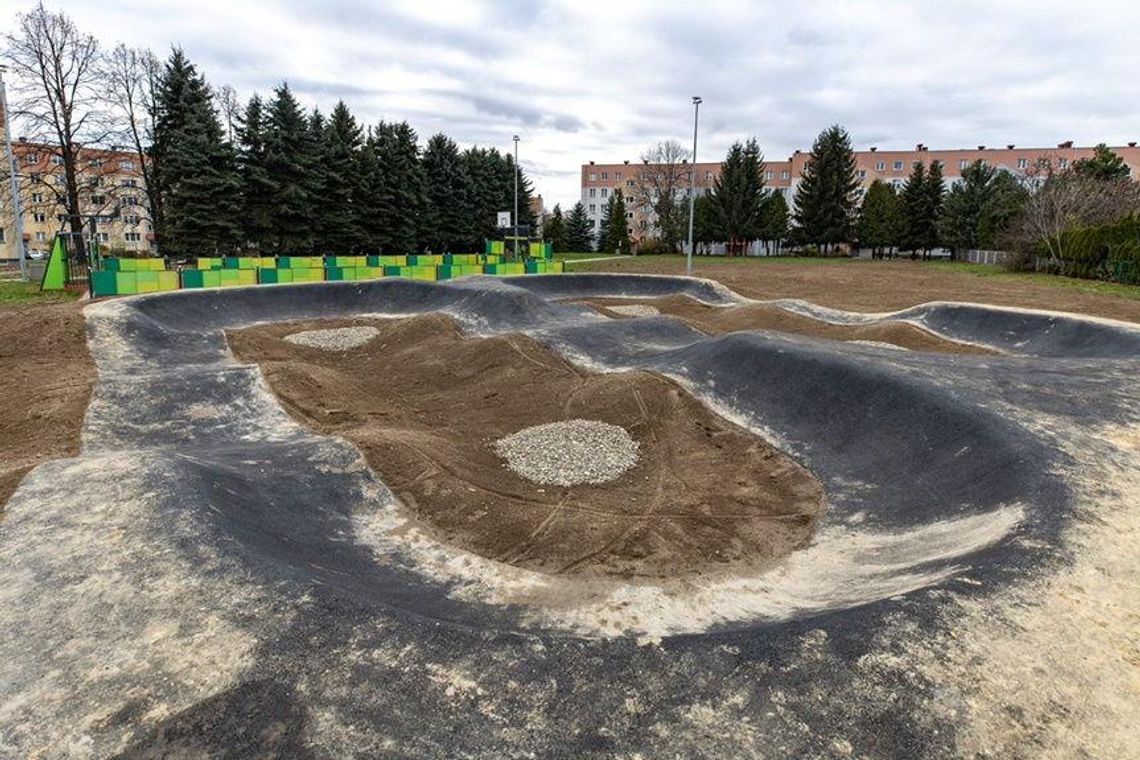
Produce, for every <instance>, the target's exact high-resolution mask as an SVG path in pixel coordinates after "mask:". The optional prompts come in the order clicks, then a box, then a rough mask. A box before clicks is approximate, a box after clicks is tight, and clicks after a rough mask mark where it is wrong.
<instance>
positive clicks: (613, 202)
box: [605, 188, 630, 254]
mask: <svg viewBox="0 0 1140 760" xmlns="http://www.w3.org/2000/svg"><path fill="white" fill-rule="evenodd" d="M609 207H610V208H609V212H610V213H609V220H608V222H607V223H606V225H605V232H606V249H607V251H609V252H612V253H617V254H628V253H629V251H630V242H629V219H627V218H626V211H625V197H624V195H623V194H622V191H621V188H617V189H616V190H614V193H613V195H611V196H610V203H609Z"/></svg>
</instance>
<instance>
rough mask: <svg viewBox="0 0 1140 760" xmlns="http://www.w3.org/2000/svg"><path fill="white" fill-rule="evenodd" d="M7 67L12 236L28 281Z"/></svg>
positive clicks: (3, 92) (4, 106)
mask: <svg viewBox="0 0 1140 760" xmlns="http://www.w3.org/2000/svg"><path fill="white" fill-rule="evenodd" d="M6 70H7V67H6V66H0V118H2V119H3V120H4V147H5V148H7V150H8V182H9V183H10V184H9V188H8V192H9V193H11V197H12V201H11V203H12V217H13V219H12V235H13V237H15V238H16V239H15V240H14V241H12V242H13V244H14V245H15V246H16V252H17V253H18V254H19V259H20V279H22V280H26V279H28V261H27V257H26V256H25V251H24V211H23V209H22V208H21V205H22V204H21V203H20V177H19V175H18V174H17V173H16V172H17V169H18V168H19V162H17V161H16V154H15V153H14V152H13V151H12V130H11V128H10V127H9V126H8V92H7V88H5V86H4V72H5V71H6Z"/></svg>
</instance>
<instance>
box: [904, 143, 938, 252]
mask: <svg viewBox="0 0 1140 760" xmlns="http://www.w3.org/2000/svg"><path fill="white" fill-rule="evenodd" d="M929 200H930V196H929V193H928V188H927V183H926V165H925V164H923V163H922V162H921V161H915V162H914V168H913V169H911V172H910V176H908V177H907V178H906V182H905V183H904V184H903V187H902V192H901V193H900V196H899V201H900V204H901V207H902V216H903V236H902V241H901V245H900V247H901V248H902V249H903V250H907V251H920V250H922V248H923V246H924V245H925V244H926V241H927V240H929V238H930V234H929V232H928V229H927V228H928V226H929V225H930V224H931V217H930V213H929Z"/></svg>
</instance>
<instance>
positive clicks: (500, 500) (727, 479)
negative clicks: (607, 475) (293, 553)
mask: <svg viewBox="0 0 1140 760" xmlns="http://www.w3.org/2000/svg"><path fill="white" fill-rule="evenodd" d="M350 324H352V325H361V324H367V325H372V326H374V327H376V328H377V329H378V330H379V331H380V334H379V335H378V336H377V337H376V338H374V339H373V340H372V341H370V342H369V343H368V344H366V345H364V346H361V347H358V348H354V349H351V350H347V351H343V352H342V351H332V352H330V351H325V350H321V349H319V348H312V347H308V346H304V345H296V344H294V343H290V342H287V341H285V340H284V338H285V337H286V336H288V335H290V334H294V333H297V332H299V331H303V330H310V329H315V328H329V327H341V326H347V325H350ZM228 335H229V341H230V346H231V348H232V349H233V351H234V353H235V354H236V355H237V356H238V358H239V359H241V360H243V361H250V362H258V363H259V364H260V365H261V368H262V372H263V374H264V376H265V377H266V379H267V380H268V382H269V384H270V386H271V387H272V389H273V390H274V392H275V393H276V394H277V396H278V398H279V399H281V401H282V403H283V405H284V406H285V408H286V409H287V410H289V412H290V413H291V414H293V415H294V416H295V417H297V418H298V419H300V420H301V421H302V422H304V423H306V424H308V425H309V426H311V427H313V428H315V429H316V430H318V431H320V432H323V433H333V434H336V435H339V436H342V437H344V438H346V439H348V440H350V441H352V442H353V443H355V444H356V445H357V446H358V447H359V448H360V449H361V450H362V451H363V452H364V454H365V457H366V459H367V460H368V462H369V464H370V465H371V466H372V468H373V469H374V470H376V472H377V473H379V475H380V478H381V479H382V480H383V481H384V482H385V483H386V484H387V485H388V486H389V487H390V488H391V489H392V491H393V493H395V494H396V496H397V497H398V498H399V499H400V500H401V502H402V503H403V504H404V505H406V506H407V508H408V509H409V510H410V511H411V512H412V513H413V515H414V517H415V518H416V520H417V521H418V522H420V523H421V526H422V527H425V528H426V529H427V530H428V531H429V532H431V533H433V534H434V535H436V536H437V537H438V538H440V539H441V540H443V541H446V542H448V543H450V544H452V545H457V546H460V547H462V548H464V549H468V550H470V551H473V552H476V553H478V554H480V555H482V556H485V557H489V558H492V559H496V560H499V561H503V562H508V563H510V564H514V565H518V566H520V567H524V568H527V569H531V570H537V571H541V572H546V573H551V574H558V575H563V574H581V575H589V576H599V575H608V576H619V577H623V578H638V577H646V578H664V577H676V576H692V575H698V574H709V573H716V572H720V571H727V570H732V571H739V570H742V569H748V570H755V569H757V568H760V567H763V566H766V565H767V564H769V563H771V562H773V561H774V560H776V559H778V558H779V557H782V556H784V555H786V554H787V553H788V552H790V551H792V550H793V549H795V548H796V547H798V546H801V545H803V544H805V543H806V542H807V541H808V540H809V539H810V536H811V533H812V530H813V527H814V525H815V522H816V518H817V515H818V514H819V512H820V510H821V508H822V501H823V492H822V488H821V486H820V484H819V482H818V481H817V480H816V479H815V478H814V476H812V475H811V474H810V473H809V472H808V471H807V470H805V469H804V468H803V467H802V466H800V465H799V464H797V463H796V462H795V461H793V460H792V459H791V458H789V457H787V456H785V455H784V454H781V453H780V452H779V451H777V450H776V449H775V448H773V447H772V446H771V445H769V444H768V443H766V442H765V441H764V440H762V439H760V438H758V437H756V436H754V435H752V434H751V433H749V432H748V431H746V430H744V429H743V428H740V427H738V426H736V425H733V424H732V423H730V422H728V421H726V420H724V419H722V418H721V417H719V416H717V415H715V414H713V413H712V412H710V411H709V410H708V409H707V408H706V407H705V406H704V405H703V404H701V403H700V402H698V401H697V400H696V399H694V398H693V397H692V396H690V395H689V394H688V393H687V392H686V391H685V390H683V389H682V388H681V387H679V386H678V385H676V384H675V383H674V382H672V381H670V380H668V379H665V378H663V377H659V376H657V375H653V374H650V373H645V372H626V373H615V374H604V375H599V374H591V373H587V372H585V371H582V370H580V369H577V368H575V367H573V366H571V365H570V364H568V363H567V362H566V361H564V360H563V359H561V358H560V357H558V356H557V355H556V354H554V353H553V352H552V351H550V350H549V349H547V348H545V347H543V346H541V345H540V344H538V343H536V342H535V341H533V340H532V339H530V338H527V337H525V336H521V335H503V336H495V337H491V338H471V337H464V336H463V335H461V333H460V332H459V329H458V327H457V326H456V325H455V323H454V322H453V321H452V320H450V319H449V318H447V317H444V316H442V315H427V316H420V317H413V318H410V319H401V320H359V319H358V320H351V321H342V320H333V321H329V320H325V321H317V322H308V323H292V324H276V325H269V326H257V327H253V328H248V329H245V330H240V331H235V332H231V333H229V334H228ZM571 419H587V420H601V421H603V422H607V423H609V424H611V425H617V426H620V427H622V428H624V429H625V430H626V431H627V432H628V433H629V434H630V435H631V436H632V437H633V438H634V439H635V440H636V441H637V442H638V444H639V446H640V457H639V460H638V462H637V464H636V465H635V466H634V467H633V468H632V469H630V470H628V471H627V472H625V473H624V474H623V475H621V476H620V477H619V478H618V479H617V480H615V481H613V482H610V483H606V484H602V485H591V484H582V485H576V486H570V487H559V486H552V485H546V486H541V485H537V484H535V483H532V482H530V481H528V480H525V479H524V478H522V477H520V476H519V475H517V474H515V473H514V472H512V471H511V470H509V469H508V468H506V467H505V466H504V463H503V460H501V459H500V458H499V457H498V456H497V455H496V453H495V451H494V449H493V444H494V442H495V441H496V440H498V439H500V438H502V437H504V436H507V435H510V434H512V433H515V432H516V431H518V430H521V429H523V428H527V427H530V426H533V425H539V424H543V423H549V422H555V421H560V420H571ZM757 484H760V485H759V487H757Z"/></svg>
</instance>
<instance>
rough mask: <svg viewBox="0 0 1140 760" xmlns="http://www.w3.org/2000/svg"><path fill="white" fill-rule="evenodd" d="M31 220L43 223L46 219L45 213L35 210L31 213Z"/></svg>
mask: <svg viewBox="0 0 1140 760" xmlns="http://www.w3.org/2000/svg"><path fill="white" fill-rule="evenodd" d="M32 221H33V222H38V223H39V224H43V223H44V222H46V221H47V214H45V213H43V212H42V211H37V212H36V213H34V214H32Z"/></svg>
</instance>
